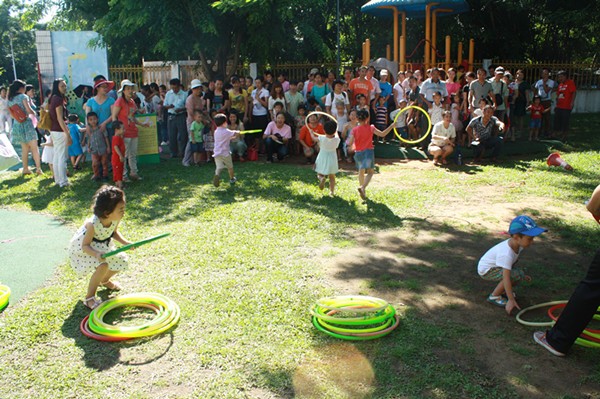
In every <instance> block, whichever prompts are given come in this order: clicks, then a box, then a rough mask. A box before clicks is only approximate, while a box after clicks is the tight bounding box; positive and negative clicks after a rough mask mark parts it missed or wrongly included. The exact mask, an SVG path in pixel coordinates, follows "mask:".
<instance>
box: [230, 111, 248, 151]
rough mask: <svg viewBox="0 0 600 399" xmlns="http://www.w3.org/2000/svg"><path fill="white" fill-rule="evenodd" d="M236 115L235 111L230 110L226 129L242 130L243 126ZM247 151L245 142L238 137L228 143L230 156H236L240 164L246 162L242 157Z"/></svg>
mask: <svg viewBox="0 0 600 399" xmlns="http://www.w3.org/2000/svg"><path fill="white" fill-rule="evenodd" d="M238 115H239V114H238V113H237V111H236V110H234V109H232V110H231V112H230V113H229V117H228V118H227V129H229V130H239V131H242V130H244V124H243V123H242V121H241V120H240V117H239V116H238ZM247 149H248V146H247V145H246V142H245V141H244V139H242V138H241V137H239V136H237V137H233V138H232V139H231V141H230V142H229V151H230V152H231V154H233V155H237V156H238V159H239V160H240V162H244V161H245V160H246V159H245V158H244V155H245V154H246V150H247Z"/></svg>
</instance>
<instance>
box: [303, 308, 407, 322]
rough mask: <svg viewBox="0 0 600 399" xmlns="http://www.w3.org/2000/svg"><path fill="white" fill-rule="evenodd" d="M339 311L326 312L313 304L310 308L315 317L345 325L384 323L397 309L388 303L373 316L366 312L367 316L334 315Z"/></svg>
mask: <svg viewBox="0 0 600 399" xmlns="http://www.w3.org/2000/svg"><path fill="white" fill-rule="evenodd" d="M352 305H354V304H352ZM353 310H354V309H347V310H345V311H353ZM332 312H333V313H332ZM337 312H340V311H339V310H337V311H330V312H325V311H324V309H321V308H319V307H318V306H313V307H312V308H311V309H310V313H311V314H312V315H313V316H314V317H317V318H318V319H319V320H323V321H326V322H331V323H336V324H340V325H345V326H365V325H372V324H376V323H382V322H384V321H385V320H387V319H388V318H390V317H393V316H394V314H396V310H395V309H394V307H393V306H391V305H388V306H387V307H386V308H385V309H384V310H383V311H376V312H375V314H374V315H373V316H369V315H367V314H365V316H362V317H346V318H340V317H334V316H333V314H335V313H337Z"/></svg>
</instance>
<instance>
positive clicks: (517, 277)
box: [477, 215, 547, 314]
mask: <svg viewBox="0 0 600 399" xmlns="http://www.w3.org/2000/svg"><path fill="white" fill-rule="evenodd" d="M545 231H547V230H546V229H543V228H541V227H538V225H537V224H535V222H534V221H533V219H531V218H530V217H529V216H525V215H521V216H517V217H516V218H514V219H513V220H512V221H511V222H510V227H509V229H508V233H509V234H510V238H509V239H508V240H504V241H502V242H501V243H499V244H497V245H495V246H493V247H492V248H491V249H490V250H488V251H487V252H486V253H485V254H484V255H483V256H482V257H481V259H480V260H479V264H478V265H477V272H478V273H479V275H480V276H481V278H483V279H484V280H487V281H498V285H496V288H494V290H493V291H492V293H491V294H490V295H489V296H488V298H487V301H488V302H489V303H491V304H493V305H496V306H500V307H503V308H505V309H506V313H508V314H510V313H511V312H512V310H513V309H514V308H517V309H521V308H520V307H519V304H518V303H517V300H516V297H515V294H514V292H513V286H515V285H517V284H518V283H519V282H520V281H521V280H527V281H529V280H530V279H531V278H530V277H529V276H526V275H525V273H524V272H523V270H521V269H520V268H517V267H514V265H515V264H516V263H517V260H519V255H520V254H521V251H522V250H524V249H525V248H528V247H530V246H531V244H532V243H533V238H534V237H537V236H539V235H540V234H542V233H543V232H545ZM502 294H506V297H503V296H502Z"/></svg>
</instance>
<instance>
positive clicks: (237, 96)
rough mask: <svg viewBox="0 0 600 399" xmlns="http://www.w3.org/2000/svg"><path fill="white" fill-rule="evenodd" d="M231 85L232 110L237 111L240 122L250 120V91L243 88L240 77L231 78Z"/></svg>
mask: <svg viewBox="0 0 600 399" xmlns="http://www.w3.org/2000/svg"><path fill="white" fill-rule="evenodd" d="M231 85H232V86H233V87H232V89H231V90H229V101H230V103H231V111H232V112H233V111H235V113H236V114H237V116H238V117H239V119H240V122H244V123H245V122H247V121H248V92H247V91H246V89H244V88H242V82H241V81H240V79H239V78H238V77H233V78H232V79H231ZM230 130H231V129H230ZM234 130H235V129H234Z"/></svg>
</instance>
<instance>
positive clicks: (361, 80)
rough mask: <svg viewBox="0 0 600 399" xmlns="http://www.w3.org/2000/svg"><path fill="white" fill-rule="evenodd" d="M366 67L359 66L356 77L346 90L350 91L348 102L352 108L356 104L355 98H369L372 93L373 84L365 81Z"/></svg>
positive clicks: (367, 80)
mask: <svg viewBox="0 0 600 399" xmlns="http://www.w3.org/2000/svg"><path fill="white" fill-rule="evenodd" d="M366 76H367V67H366V66H364V65H363V66H361V67H360V68H359V69H358V77H357V78H354V79H352V80H351V81H350V85H349V86H348V88H349V89H350V100H351V103H352V106H355V105H356V104H358V101H357V99H356V96H358V95H359V94H362V95H363V96H365V97H366V98H370V95H371V94H370V93H371V92H372V91H373V84H372V83H371V81H370V80H369V79H367V77H366Z"/></svg>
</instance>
